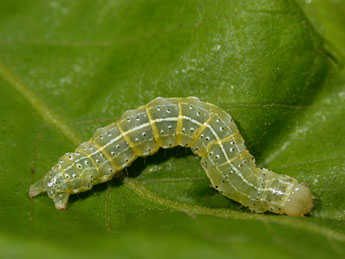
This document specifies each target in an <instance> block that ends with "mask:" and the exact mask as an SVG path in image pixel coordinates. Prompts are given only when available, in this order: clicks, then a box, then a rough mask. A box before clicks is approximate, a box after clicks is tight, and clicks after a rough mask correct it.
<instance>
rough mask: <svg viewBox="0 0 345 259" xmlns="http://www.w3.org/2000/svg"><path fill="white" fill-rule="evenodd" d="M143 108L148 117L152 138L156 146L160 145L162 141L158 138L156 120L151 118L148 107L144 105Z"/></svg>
mask: <svg viewBox="0 0 345 259" xmlns="http://www.w3.org/2000/svg"><path fill="white" fill-rule="evenodd" d="M145 110H146V114H147V117H148V118H149V121H150V125H151V128H152V131H153V138H154V139H155V141H156V142H157V144H158V146H159V147H162V146H163V142H162V140H161V139H160V136H159V132H158V129H157V127H156V122H155V121H154V120H153V119H152V116H151V113H150V112H149V109H148V108H147V106H145Z"/></svg>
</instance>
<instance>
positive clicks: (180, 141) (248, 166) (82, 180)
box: [29, 97, 313, 216]
mask: <svg viewBox="0 0 345 259" xmlns="http://www.w3.org/2000/svg"><path fill="white" fill-rule="evenodd" d="M178 145H180V146H183V147H190V148H191V149H192V151H193V152H194V153H195V154H196V155H198V156H200V157H201V165H202V167H203V168H204V169H205V171H206V174H207V176H208V178H209V179H210V181H211V183H212V186H213V187H214V188H215V189H217V190H218V191H219V192H220V193H221V194H223V195H225V196H226V197H228V198H230V199H233V200H235V201H238V202H240V203H241V204H243V205H244V206H246V207H248V208H249V209H251V210H253V211H255V212H257V213H262V212H265V211H271V212H274V213H278V214H287V215H289V216H302V215H304V214H307V213H309V212H310V211H311V209H312V207H313V201H312V197H313V196H312V194H311V192H310V190H309V188H308V187H306V186H304V185H302V184H299V183H298V182H297V181H296V180H295V179H294V178H291V177H289V176H285V175H278V174H276V173H274V172H272V171H270V170H268V169H265V168H257V167H256V165H255V159H254V157H253V156H252V155H250V154H249V152H248V150H247V149H246V146H245V143H244V140H243V138H242V136H241V135H240V133H239V131H238V129H237V126H236V124H235V123H234V121H233V120H232V118H231V116H230V115H229V114H228V113H226V112H225V111H223V110H222V109H220V108H219V107H217V106H215V105H213V104H210V103H206V102H202V101H200V100H199V99H198V98H196V97H187V98H161V97H158V98H156V99H154V100H153V101H151V102H150V103H148V104H147V105H145V106H141V107H139V108H138V109H135V110H129V111H127V112H125V113H124V114H123V115H122V116H121V118H120V120H119V121H118V122H116V123H113V124H111V125H109V126H106V127H104V128H100V129H98V130H97V131H96V133H95V134H94V136H93V137H92V138H91V140H90V141H88V142H84V143H82V144H81V145H80V146H79V147H78V148H77V149H76V150H75V152H74V153H67V154H65V155H64V156H62V157H61V158H60V160H59V162H58V163H57V164H56V165H55V166H53V167H52V169H51V170H50V171H49V172H48V173H47V174H46V175H45V176H44V177H43V178H42V179H41V180H39V181H38V182H36V183H35V184H33V185H32V186H31V187H30V192H29V196H30V197H34V196H36V195H38V194H39V193H41V192H45V191H46V192H47V193H48V196H49V197H50V198H52V199H53V200H54V202H55V206H56V208H57V209H66V208H67V202H68V198H69V196H70V195H71V194H73V193H79V192H84V191H87V190H90V189H91V188H92V187H93V186H94V185H96V184H100V183H103V182H106V181H109V180H110V179H112V177H113V176H114V174H115V173H116V172H119V171H120V170H122V169H123V168H125V167H127V166H129V165H130V164H131V163H132V162H133V161H134V160H135V159H136V158H137V157H145V156H149V155H152V154H154V153H155V152H157V150H158V149H159V148H160V147H162V148H172V147H175V146H178Z"/></svg>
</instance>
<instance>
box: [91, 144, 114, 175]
mask: <svg viewBox="0 0 345 259" xmlns="http://www.w3.org/2000/svg"><path fill="white" fill-rule="evenodd" d="M90 142H91V143H92V144H93V145H95V147H96V148H97V150H98V151H99V152H100V153H101V154H103V155H104V156H105V157H106V158H107V159H108V161H109V162H110V164H111V165H112V166H113V167H114V169H115V171H118V168H119V167H118V166H117V165H116V164H115V163H114V161H113V159H112V158H111V156H110V155H109V154H108V153H107V151H105V150H104V149H102V147H101V146H100V145H98V144H97V143H96V142H95V141H93V139H91V140H90ZM102 151H103V152H102Z"/></svg>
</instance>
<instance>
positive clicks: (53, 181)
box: [29, 168, 69, 210]
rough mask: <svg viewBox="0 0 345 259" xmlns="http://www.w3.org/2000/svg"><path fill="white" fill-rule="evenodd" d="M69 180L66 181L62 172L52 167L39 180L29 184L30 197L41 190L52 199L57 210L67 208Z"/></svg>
mask: <svg viewBox="0 0 345 259" xmlns="http://www.w3.org/2000/svg"><path fill="white" fill-rule="evenodd" d="M68 187H69V182H68V181H66V179H65V178H64V176H63V174H62V172H60V171H59V170H58V169H56V168H52V169H51V170H50V171H49V172H48V173H47V174H46V175H45V176H44V177H43V178H42V179H41V180H39V181H37V182H36V183H34V184H33V185H31V186H30V191H29V196H30V198H32V197H35V196H37V195H38V194H40V193H42V192H47V194H48V196H49V197H50V198H52V199H53V200H54V203H55V207H56V208H57V209H59V210H62V209H66V208H67V202H68V197H69V192H68Z"/></svg>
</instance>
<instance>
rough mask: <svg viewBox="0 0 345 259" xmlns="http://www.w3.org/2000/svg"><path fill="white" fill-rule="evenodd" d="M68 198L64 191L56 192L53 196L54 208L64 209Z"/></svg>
mask: <svg viewBox="0 0 345 259" xmlns="http://www.w3.org/2000/svg"><path fill="white" fill-rule="evenodd" d="M68 198H69V194H68V193H66V192H62V193H59V194H56V195H55V197H53V200H54V203H55V208H56V209H57V210H66V209H67V203H68Z"/></svg>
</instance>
